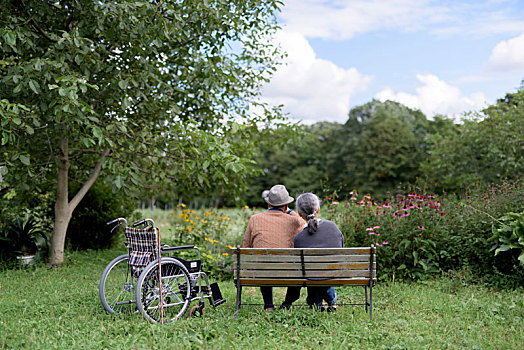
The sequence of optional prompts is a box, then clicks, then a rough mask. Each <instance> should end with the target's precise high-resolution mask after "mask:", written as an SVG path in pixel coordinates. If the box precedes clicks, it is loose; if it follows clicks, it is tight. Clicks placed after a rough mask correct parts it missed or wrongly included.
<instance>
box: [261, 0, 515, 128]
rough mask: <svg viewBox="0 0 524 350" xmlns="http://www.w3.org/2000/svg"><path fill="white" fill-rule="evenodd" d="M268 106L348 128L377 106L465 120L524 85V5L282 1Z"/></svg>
mask: <svg viewBox="0 0 524 350" xmlns="http://www.w3.org/2000/svg"><path fill="white" fill-rule="evenodd" d="M284 3H285V5H284V7H283V8H282V12H281V14H280V16H279V23H280V25H281V26H282V30H281V31H280V32H279V33H278V35H277V37H276V40H277V42H278V43H279V44H280V45H281V46H282V48H283V49H284V50H285V51H286V52H287V53H288V58H287V60H286V62H285V64H284V65H283V66H282V67H280V68H279V70H278V71H277V73H276V74H275V76H274V78H273V79H272V81H271V83H270V84H269V85H267V86H266V87H265V88H264V93H263V96H264V99H265V100H267V101H268V102H270V103H273V104H281V103H282V104H284V105H285V111H286V112H287V113H288V114H289V117H290V118H292V119H298V120H303V121H304V122H306V123H310V122H314V121H321V120H327V121H338V122H341V123H343V122H345V121H346V119H347V113H348V112H349V109H350V108H352V107H355V106H358V105H361V104H364V103H366V102H369V101H371V100H372V99H373V98H375V99H379V100H387V99H389V100H395V101H398V102H401V103H403V104H405V105H407V106H409V107H411V108H415V109H420V110H422V111H423V112H424V113H425V114H426V115H427V116H428V117H430V118H431V117H432V116H434V115H435V114H444V115H448V116H450V117H454V118H456V119H460V118H461V117H462V116H463V115H464V113H465V112H468V111H478V110H480V109H482V108H483V107H485V106H486V105H489V104H492V103H494V102H495V101H496V99H497V98H500V97H503V96H504V95H505V94H506V93H508V92H513V91H515V90H516V89H517V88H518V87H519V86H520V85H521V81H522V79H524V0H469V1H466V0H462V1H458V0H456V1H429V0H332V1H327V0H285V1H284Z"/></svg>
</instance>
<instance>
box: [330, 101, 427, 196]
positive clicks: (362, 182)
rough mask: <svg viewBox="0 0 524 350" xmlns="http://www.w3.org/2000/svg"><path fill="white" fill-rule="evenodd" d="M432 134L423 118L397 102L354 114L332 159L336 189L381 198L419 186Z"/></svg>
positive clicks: (372, 104) (340, 134) (371, 104)
mask: <svg viewBox="0 0 524 350" xmlns="http://www.w3.org/2000/svg"><path fill="white" fill-rule="evenodd" d="M428 130H429V122H428V120H427V119H426V117H425V115H424V114H423V113H422V112H420V111H418V110H412V109H410V108H408V107H406V106H404V105H401V104H400V103H397V102H393V101H385V102H381V101H377V100H373V101H371V102H368V103H366V104H364V105H362V106H358V107H355V108H353V109H352V110H351V111H350V112H349V118H348V120H347V122H346V123H345V125H344V128H343V129H341V130H340V131H339V132H338V133H337V135H336V136H335V138H336V141H335V147H334V149H333V152H331V153H330V154H329V156H328V157H329V160H328V174H329V179H330V181H331V183H332V184H334V185H336V184H338V185H339V186H344V185H348V186H351V188H348V190H351V189H353V188H354V189H357V190H358V191H359V192H365V193H373V194H375V195H377V196H379V195H384V194H385V193H386V192H387V191H392V190H394V189H395V188H396V187H397V186H398V185H399V183H406V182H413V181H415V180H416V178H417V176H418V175H419V171H418V167H419V164H420V162H421V161H423V160H424V158H425V152H426V144H425V138H426V136H427V134H428V132H429V131H428Z"/></svg>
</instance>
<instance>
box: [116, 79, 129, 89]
mask: <svg viewBox="0 0 524 350" xmlns="http://www.w3.org/2000/svg"><path fill="white" fill-rule="evenodd" d="M118 86H119V87H120V88H121V89H122V90H125V89H126V88H127V80H125V79H122V80H120V81H119V82H118Z"/></svg>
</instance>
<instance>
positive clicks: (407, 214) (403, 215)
mask: <svg viewBox="0 0 524 350" xmlns="http://www.w3.org/2000/svg"><path fill="white" fill-rule="evenodd" d="M406 216H409V213H405V214H402V215H400V217H401V218H405V217H406Z"/></svg>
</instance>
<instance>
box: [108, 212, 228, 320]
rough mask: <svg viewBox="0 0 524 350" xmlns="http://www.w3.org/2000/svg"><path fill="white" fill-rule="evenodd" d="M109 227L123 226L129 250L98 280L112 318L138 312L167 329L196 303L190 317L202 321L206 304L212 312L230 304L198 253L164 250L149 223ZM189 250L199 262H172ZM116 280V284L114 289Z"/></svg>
mask: <svg viewBox="0 0 524 350" xmlns="http://www.w3.org/2000/svg"><path fill="white" fill-rule="evenodd" d="M107 224H108V225H112V224H116V225H115V226H114V227H113V228H112V230H114V229H116V228H117V227H118V226H120V225H122V224H125V226H126V247H127V248H128V254H125V255H121V256H119V257H117V258H115V259H113V260H112V261H111V262H110V263H109V264H108V265H107V266H106V268H105V270H104V272H103V274H102V277H101V279H100V284H99V296H100V300H101V302H102V305H103V306H104V308H105V310H106V311H107V312H108V313H115V312H116V313H122V312H140V313H141V314H142V316H143V317H144V318H145V319H146V320H148V321H149V322H161V323H166V322H171V321H174V320H176V319H180V318H181V317H183V316H184V314H185V313H186V311H187V310H188V308H189V306H190V304H191V303H192V302H194V301H198V305H195V306H193V307H192V308H191V309H190V312H189V317H192V316H195V317H198V316H202V315H203V311H204V305H205V303H204V300H205V299H209V302H210V304H211V305H212V306H213V307H216V306H218V305H220V304H222V303H224V302H225V301H226V300H225V299H224V298H222V294H221V292H220V288H219V286H218V284H217V283H216V282H215V283H211V284H210V283H209V278H208V276H207V273H206V272H204V271H203V270H202V261H201V256H200V249H198V247H196V246H194V245H185V246H175V247H171V246H168V245H165V244H161V243H160V230H159V229H158V228H157V227H156V226H155V223H154V221H153V220H152V219H149V218H148V219H143V220H140V221H138V222H136V223H134V224H133V225H132V227H129V226H127V221H126V220H125V219H124V218H117V219H115V220H112V221H110V222H108V223H107ZM139 226H141V228H138V229H137V228H136V227H139ZM191 249H195V250H196V251H197V260H191V261H186V260H184V259H182V258H179V257H176V256H173V254H174V253H175V252H177V251H182V250H191ZM166 253H167V255H166ZM124 262H126V263H125V264H124ZM113 279H115V280H116V282H114V286H112V284H113V282H112V280H113Z"/></svg>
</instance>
